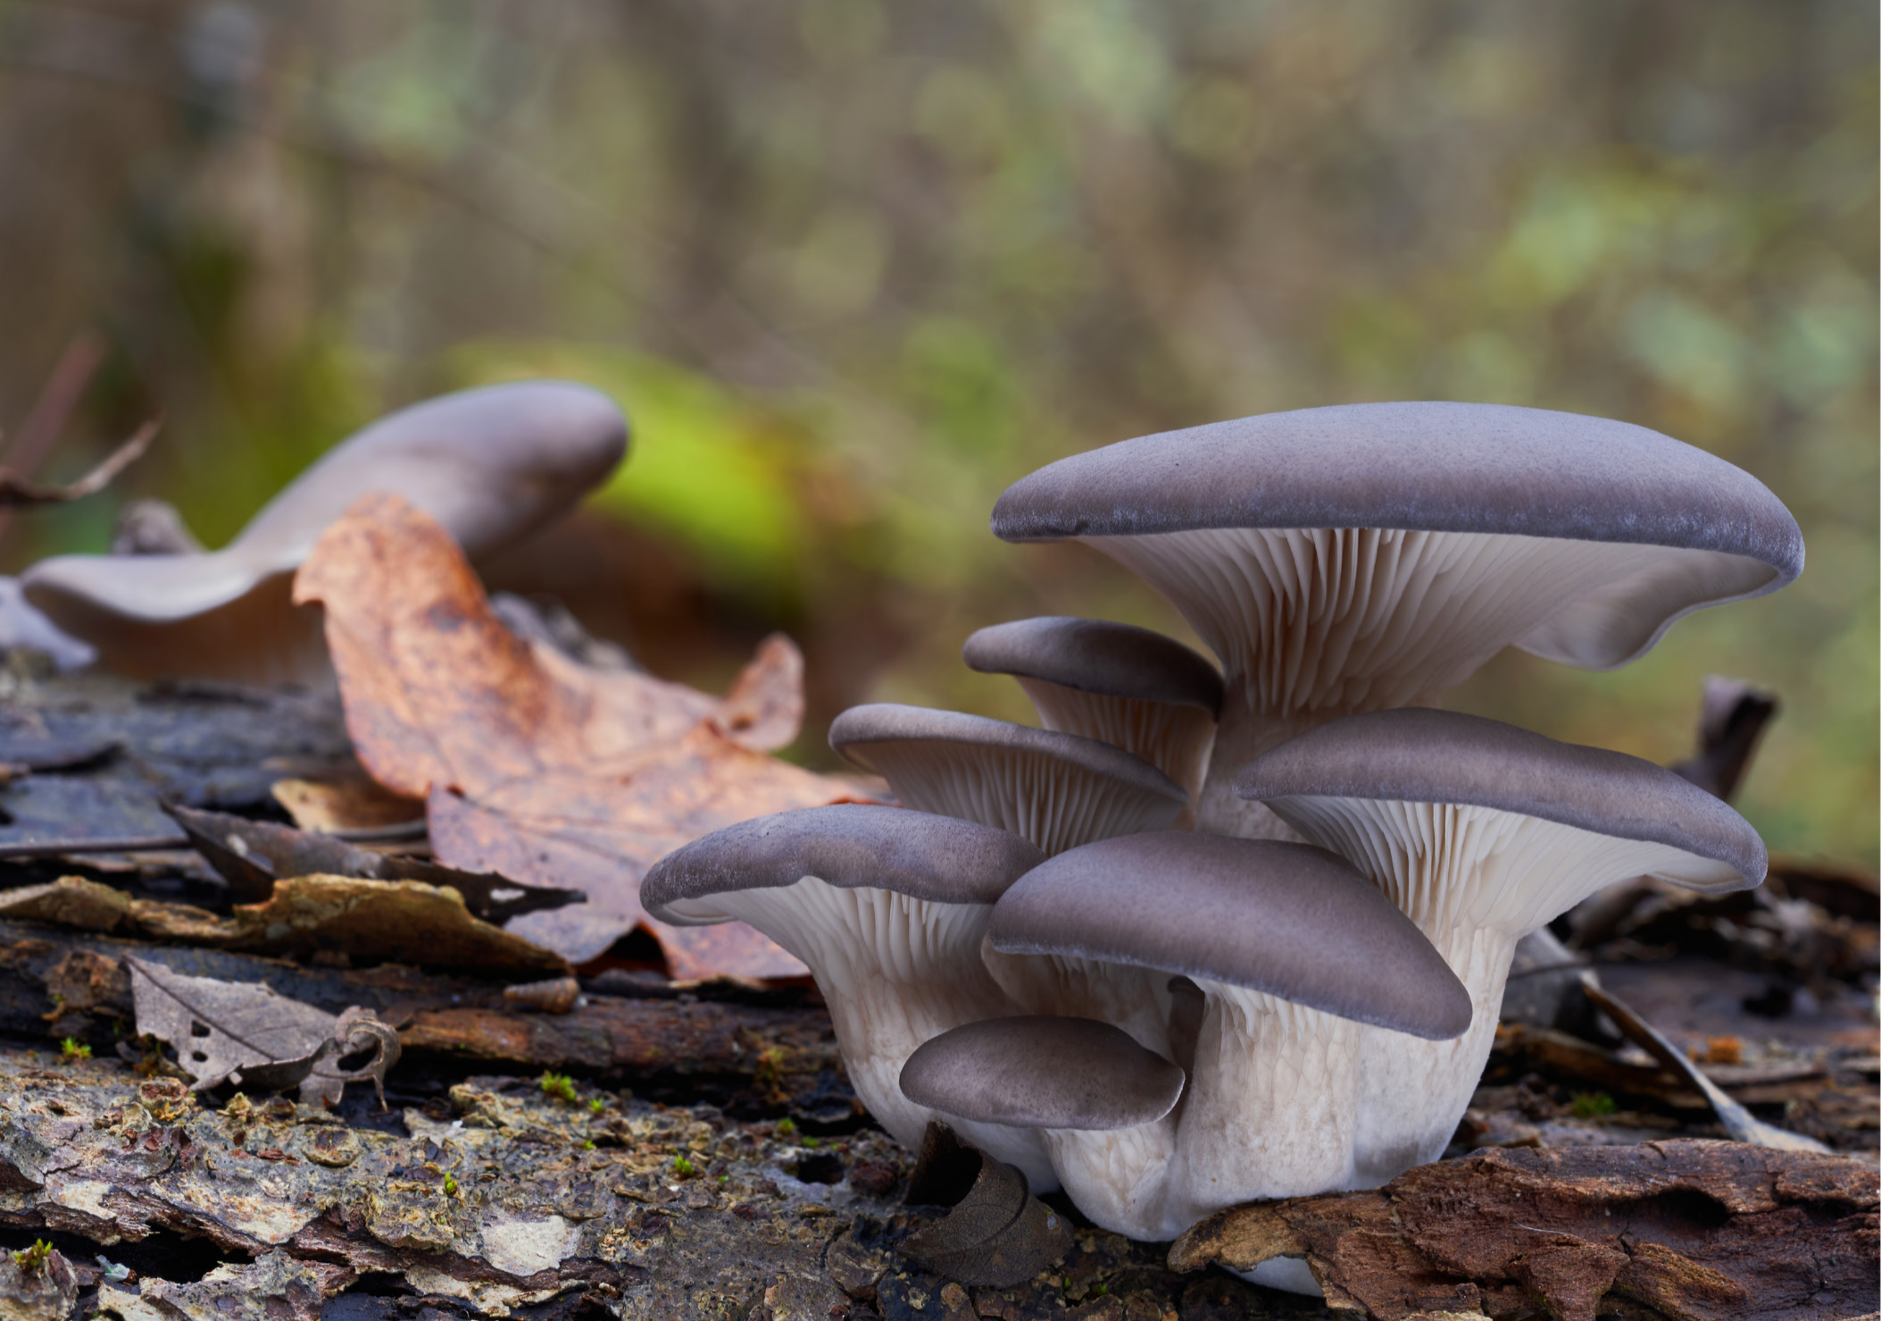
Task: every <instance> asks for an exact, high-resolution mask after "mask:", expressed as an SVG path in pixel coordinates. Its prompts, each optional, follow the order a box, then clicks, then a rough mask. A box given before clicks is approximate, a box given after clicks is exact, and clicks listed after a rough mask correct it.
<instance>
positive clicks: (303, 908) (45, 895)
mask: <svg viewBox="0 0 1888 1321" xmlns="http://www.w3.org/2000/svg"><path fill="white" fill-rule="evenodd" d="M0 918H15V919H22V920H25V921H29V922H45V923H48V924H50V925H53V926H63V927H70V928H73V929H75V930H79V931H97V932H102V933H109V934H116V935H121V936H141V937H144V938H145V939H149V940H158V941H165V942H172V943H180V944H191V945H205V946H209V947H211V948H214V949H229V950H240V951H244V952H248V953H255V954H287V955H293V956H296V957H298V958H307V957H309V956H310V955H315V954H321V955H325V956H338V955H345V956H346V958H347V961H348V962H349V963H351V964H354V965H355V966H358V967H369V966H372V965H374V964H380V963H406V964H412V965H415V966H418V967H423V968H433V969H453V970H458V971H464V972H470V973H474V974H477V975H480V976H485V977H497V978H505V979H507V980H511V981H528V980H534V979H539V978H544V977H562V976H564V975H565V974H567V973H568V972H569V971H570V968H569V966H568V965H567V964H566V963H565V961H564V959H563V958H562V957H561V956H560V955H558V954H556V953H553V952H552V951H550V950H547V949H543V948H540V947H539V946H537V945H535V944H533V943H532V942H530V941H529V940H526V939H524V938H523V937H522V936H518V935H515V934H513V933H512V932H509V931H505V930H501V929H500V928H498V927H495V926H492V925H491V924H490V923H487V922H481V921H480V920H479V919H478V918H476V917H474V916H472V914H471V913H470V912H469V911H467V909H466V905H465V899H464V897H463V896H462V895H461V894H460V893H459V892H458V891H457V890H452V889H444V888H441V887H438V886H432V885H426V884H423V883H422V882H419V881H376V880H365V879H360V878H356V877H351V876H296V877H292V878H289V879H287V880H280V881H277V882H276V883H275V893H274V895H273V896H272V897H271V898H270V899H269V901H268V902H267V903H260V904H241V905H238V906H237V907H236V909H235V910H234V912H233V913H232V914H231V915H230V916H229V917H218V916H217V915H216V914H214V913H209V912H205V911H204V910H203V909H201V908H192V907H191V906H190V905H188V904H171V903H164V902H163V901H161V900H157V899H133V898H131V897H130V896H128V895H126V894H124V893H122V892H120V891H118V890H114V889H112V888H111V887H110V886H109V885H101V884H99V883H98V882H97V881H91V880H86V879H84V878H83V877H79V876H65V877H61V878H60V879H59V880H57V881H52V882H50V883H48V884H45V885H32V886H25V887H22V888H20V889H17V890H8V891H5V892H4V893H0Z"/></svg>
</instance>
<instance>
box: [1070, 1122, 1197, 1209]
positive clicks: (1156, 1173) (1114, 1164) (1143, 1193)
mask: <svg viewBox="0 0 1888 1321" xmlns="http://www.w3.org/2000/svg"><path fill="white" fill-rule="evenodd" d="M1036 1131H1037V1132H1038V1133H1039V1134H1041V1137H1042V1142H1043V1145H1044V1146H1045V1147H1047V1148H1048V1151H1049V1160H1050V1163H1051V1164H1053V1165H1054V1166H1055V1172H1056V1177H1057V1178H1059V1179H1060V1180H1061V1181H1062V1188H1063V1190H1064V1191H1065V1192H1067V1193H1068V1195H1069V1199H1070V1200H1071V1201H1073V1202H1074V1203H1075V1205H1077V1206H1078V1207H1080V1208H1081V1209H1082V1214H1083V1215H1085V1216H1087V1217H1088V1218H1089V1219H1090V1220H1092V1221H1094V1222H1095V1223H1096V1224H1097V1225H1099V1226H1100V1227H1101V1228H1103V1229H1105V1230H1107V1231H1108V1232H1109V1233H1111V1234H1125V1235H1127V1236H1128V1237H1129V1238H1138V1239H1151V1240H1158V1239H1168V1238H1173V1237H1175V1236H1176V1235H1177V1234H1178V1233H1179V1232H1180V1231H1181V1230H1184V1229H1185V1228H1186V1227H1187V1224H1189V1223H1191V1222H1182V1223H1180V1224H1179V1225H1178V1227H1177V1228H1169V1226H1171V1225H1173V1223H1174V1221H1173V1217H1172V1216H1171V1215H1169V1214H1168V1212H1167V1209H1166V1208H1167V1204H1168V1202H1169V1201H1170V1200H1171V1198H1170V1194H1169V1184H1168V1179H1167V1174H1168V1171H1169V1170H1170V1169H1171V1168H1172V1165H1173V1154H1174V1118H1173V1116H1172V1115H1171V1114H1169V1115H1165V1116H1163V1117H1161V1118H1159V1119H1156V1120H1154V1121H1153V1122H1152V1123H1150V1124H1138V1125H1136V1126H1135V1127H1133V1128H1116V1129H1102V1130H1093V1129H1079V1128H1044V1129H1038V1130H1036Z"/></svg>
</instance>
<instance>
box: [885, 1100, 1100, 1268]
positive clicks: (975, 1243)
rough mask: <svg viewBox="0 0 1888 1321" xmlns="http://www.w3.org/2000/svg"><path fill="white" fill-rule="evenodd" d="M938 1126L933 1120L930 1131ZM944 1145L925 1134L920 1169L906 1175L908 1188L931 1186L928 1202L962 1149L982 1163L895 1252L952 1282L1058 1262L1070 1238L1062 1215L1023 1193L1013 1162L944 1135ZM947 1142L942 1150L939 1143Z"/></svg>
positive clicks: (958, 1167) (948, 1178)
mask: <svg viewBox="0 0 1888 1321" xmlns="http://www.w3.org/2000/svg"><path fill="white" fill-rule="evenodd" d="M938 1127H940V1125H937V1124H933V1125H932V1126H931V1129H932V1130H935V1129H937V1128H938ZM951 1138H952V1141H951V1142H950V1143H948V1144H946V1143H944V1142H942V1141H934V1140H933V1138H932V1134H931V1131H929V1130H927V1132H926V1134H925V1153H926V1154H928V1155H929V1156H930V1158H931V1161H932V1165H931V1166H930V1169H929V1171H928V1173H927V1172H926V1170H925V1164H926V1162H925V1156H924V1155H921V1156H920V1158H919V1165H920V1173H918V1174H914V1175H913V1180H912V1182H913V1191H914V1193H915V1192H917V1190H918V1187H919V1185H920V1184H921V1183H929V1184H931V1185H932V1187H931V1190H930V1192H929V1193H928V1194H927V1200H928V1199H929V1198H931V1197H936V1196H938V1195H940V1194H943V1193H945V1191H946V1189H947V1187H948V1185H949V1184H951V1183H952V1182H954V1181H955V1180H954V1179H953V1178H952V1175H954V1174H956V1175H960V1174H961V1172H962V1170H963V1168H964V1164H965V1162H964V1154H965V1153H972V1154H974V1155H975V1156H977V1157H978V1158H979V1159H980V1160H981V1162H982V1164H981V1167H980V1168H979V1169H978V1172H977V1176H976V1179H975V1181H974V1182H973V1183H972V1184H971V1185H970V1188H969V1191H968V1192H965V1193H964V1194H963V1196H962V1200H961V1201H959V1202H957V1204H956V1205H955V1206H954V1207H952V1208H951V1212H950V1214H949V1215H947V1216H945V1217H944V1218H943V1219H942V1220H939V1221H936V1222H935V1223H933V1224H929V1225H926V1226H925V1227H924V1228H922V1229H919V1230H917V1231H916V1232H914V1233H913V1234H912V1235H911V1236H910V1237H908V1238H907V1239H905V1241H904V1243H903V1244H902V1245H901V1248H900V1250H901V1251H902V1252H903V1253H904V1255H905V1256H906V1257H908V1258H910V1259H911V1261H912V1262H913V1263H915V1264H916V1265H917V1266H919V1267H920V1268H922V1269H924V1270H927V1271H931V1272H934V1273H935V1274H938V1275H942V1276H945V1277H946V1278H948V1279H952V1280H956V1281H957V1282H958V1283H959V1284H970V1285H986V1286H990V1287H993V1288H1007V1287H1008V1286H1010V1285H1013V1284H1021V1283H1022V1282H1023V1281H1024V1280H1028V1279H1031V1278H1033V1277H1034V1276H1035V1275H1036V1274H1037V1273H1038V1272H1040V1271H1042V1270H1044V1269H1046V1268H1047V1267H1048V1266H1050V1265H1052V1264H1053V1263H1055V1262H1056V1261H1059V1260H1060V1259H1061V1258H1062V1256H1063V1254H1065V1253H1066V1252H1067V1251H1068V1250H1069V1247H1070V1245H1071V1244H1073V1243H1074V1241H1075V1233H1074V1227H1073V1226H1071V1225H1070V1224H1069V1222H1068V1220H1067V1219H1066V1218H1065V1217H1063V1216H1061V1215H1058V1214H1057V1213H1056V1212H1054V1211H1052V1210H1050V1209H1049V1208H1048V1207H1046V1206H1044V1205H1043V1204H1042V1203H1041V1202H1040V1201H1038V1200H1036V1199H1035V1198H1034V1197H1031V1196H1030V1195H1029V1184H1028V1182H1027V1181H1026V1180H1025V1179H1024V1178H1023V1174H1022V1171H1021V1170H1018V1169H1017V1168H1016V1167H1015V1166H1014V1165H1006V1164H1004V1163H1003V1162H1002V1161H999V1160H993V1159H992V1158H991V1157H990V1156H989V1155H988V1154H987V1153H984V1152H979V1151H977V1150H976V1149H975V1148H973V1147H966V1146H964V1145H963V1144H962V1143H961V1142H959V1141H957V1140H956V1139H955V1135H951ZM947 1146H949V1147H954V1148H955V1150H954V1151H947V1150H946V1147H947Z"/></svg>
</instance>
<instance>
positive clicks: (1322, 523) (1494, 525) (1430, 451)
mask: <svg viewBox="0 0 1888 1321" xmlns="http://www.w3.org/2000/svg"><path fill="white" fill-rule="evenodd" d="M990 523H991V528H992V530H994V531H995V533H996V535H997V536H999V537H1001V538H1003V539H1004V540H1005V541H1043V540H1053V539H1056V538H1061V537H1076V536H1091V537H1094V536H1135V535H1141V534H1145V533H1154V532H1178V531H1184V530H1187V529H1191V528H1237V527H1250V528H1366V527H1369V528H1398V529H1406V530H1427V531H1436V532H1492V533H1515V534H1520V535H1525V536H1535V537H1561V538H1567V539H1571V540H1576V541H1612V542H1625V543H1630V544H1636V545H1654V546H1675V547H1684V548H1688V549H1696V550H1713V551H1719V552H1722V553H1725V554H1731V555H1739V556H1744V557H1746V558H1749V559H1751V560H1755V561H1759V562H1760V563H1762V564H1764V565H1768V566H1769V567H1770V568H1771V570H1772V571H1773V572H1772V573H1771V574H1769V575H1765V578H1767V581H1760V582H1757V583H1754V584H1753V594H1754V592H1757V591H1770V590H1774V589H1775V588H1777V587H1781V586H1782V585H1783V584H1784V583H1787V582H1789V581H1790V580H1791V579H1794V578H1795V577H1796V576H1797V575H1798V574H1799V573H1801V572H1802V568H1803V534H1802V532H1801V530H1800V529H1799V528H1798V527H1797V525H1796V520H1795V519H1793V518H1791V517H1790V513H1789V510H1787V509H1785V508H1784V506H1783V503H1782V501H1780V500H1778V499H1777V498H1776V496H1775V495H1773V494H1771V492H1770V490H1769V489H1768V488H1767V487H1765V486H1764V485H1763V483H1761V482H1759V481H1758V480H1757V479H1756V478H1755V477H1752V476H1751V475H1750V474H1749V473H1746V472H1744V471H1743V470H1741V469H1739V468H1737V467H1734V466H1733V465H1731V464H1729V463H1726V462H1724V461H1723V460H1722V459H1719V458H1716V457H1715V456H1713V455H1711V454H1708V453H1706V452H1705V451H1703V450H1700V449H1696V448H1694V447H1692V446H1690V445H1687V444H1685V443H1683V442H1682V441H1677V440H1673V439H1672V438H1671V437H1670V436H1665V435H1661V434H1659V433H1658V432H1656V431H1650V430H1647V429H1646V428H1644V427H1637V426H1633V425H1631V424H1629V423H1625V422H1614V421H1610V420H1607V419H1605V418H1597V417H1585V416H1582V415H1580V414H1576V413H1559V412H1552V411H1549V410H1546V409H1538V408H1514V407H1510V406H1507V405H1503V404H1458V403H1384V404H1344V405H1338V406H1335V407H1330V408H1307V409H1300V410H1298V411H1295V412H1287V413H1267V414H1263V415H1261V416H1258V417H1247V418H1240V419H1237V420H1235V421H1230V422H1215V423H1211V424H1209V425H1207V426H1199V427H1190V428H1187V429H1186V430H1182V431H1167V432H1161V433H1159V434H1157V435H1152V436H1142V437H1139V438H1138V439H1135V440H1124V441H1122V442H1120V443H1119V444H1115V445H1108V446H1104V447H1103V448H1101V449H1096V450H1090V451H1088V452H1087V453H1085V454H1076V455H1073V456H1071V457H1069V458H1066V459H1062V460H1060V461H1058V462H1056V463H1052V464H1049V465H1048V466H1047V467H1045V468H1042V469H1039V470H1038V471H1036V472H1034V473H1031V474H1030V475H1029V476H1027V477H1025V478H1023V479H1022V480H1021V481H1019V482H1017V483H1016V484H1015V485H1014V486H1012V487H1010V488H1009V490H1007V491H1005V492H1004V493H1003V495H1002V498H1000V499H999V500H998V501H997V503H996V509H995V511H994V512H993V513H992V515H991V519H990Z"/></svg>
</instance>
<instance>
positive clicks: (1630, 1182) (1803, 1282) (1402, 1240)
mask: <svg viewBox="0 0 1888 1321" xmlns="http://www.w3.org/2000/svg"><path fill="white" fill-rule="evenodd" d="M1277 1256H1295V1257H1302V1258H1304V1260H1305V1261H1306V1262H1307V1263H1308V1264H1309V1265H1310V1267H1311V1270H1312V1273H1313V1274H1314V1275H1315V1276H1316V1277H1317V1278H1318V1281H1319V1283H1320V1284H1322V1285H1323V1287H1324V1291H1325V1297H1326V1300H1327V1301H1328V1302H1329V1303H1330V1304H1331V1305H1332V1307H1334V1308H1337V1309H1339V1310H1354V1311H1361V1312H1364V1313H1366V1314H1368V1315H1369V1316H1370V1317H1372V1318H1380V1319H1381V1321H1402V1318H1405V1317H1412V1316H1420V1315H1423V1314H1425V1313H1435V1312H1442V1313H1455V1314H1464V1313H1465V1314H1467V1315H1469V1316H1482V1315H1487V1316H1501V1315H1504V1314H1510V1313H1513V1314H1517V1315H1525V1314H1526V1313H1525V1312H1523V1311H1521V1310H1520V1309H1526V1308H1534V1309H1537V1314H1538V1312H1539V1309H1545V1310H1546V1314H1547V1315H1551V1316H1553V1317H1556V1318H1562V1319H1563V1321H1592V1319H1593V1318H1594V1317H1595V1316H1597V1315H1602V1314H1604V1315H1623V1316H1627V1317H1668V1318H1673V1321H1718V1319H1719V1318H1733V1317H1735V1318H1745V1319H1748V1321H1769V1319H1770V1318H1775V1319H1776V1321H1784V1318H1792V1319H1794V1321H1811V1319H1813V1318H1832V1319H1833V1318H1839V1317H1855V1316H1862V1315H1866V1314H1869V1313H1871V1312H1874V1311H1875V1310H1876V1309H1877V1307H1878V1306H1879V1299H1880V1293H1881V1178H1880V1172H1879V1169H1878V1168H1877V1167H1876V1166H1875V1165H1873V1164H1872V1163H1862V1162H1859V1161H1856V1160H1852V1159H1847V1158H1843V1157H1839V1156H1822V1155H1811V1154H1806V1153H1802V1152H1787V1151H1772V1150H1766V1149H1763V1148H1759V1147H1750V1146H1744V1145H1742V1144H1740V1143H1733V1142H1703V1141H1673V1142H1647V1143H1643V1144H1640V1145H1638V1146H1634V1147H1588V1148H1560V1149H1550V1148H1534V1149H1518V1150H1508V1149H1496V1150H1489V1151H1483V1152H1478V1153H1476V1154H1475V1155H1472V1156H1469V1157H1467V1158H1465V1159H1462V1160H1458V1161H1443V1162H1440V1163H1438V1164H1435V1165H1425V1166H1422V1167H1420V1168H1418V1169H1414V1170H1411V1171H1409V1172H1408V1173H1407V1174H1404V1175H1402V1176H1401V1177H1399V1178H1397V1179H1395V1180H1394V1181H1392V1182H1391V1183H1389V1184H1387V1185H1385V1186H1384V1187H1382V1188H1379V1189H1373V1190H1371V1191H1369V1192H1359V1193H1347V1194H1342V1195H1334V1196H1329V1197H1311V1198H1302V1199H1297V1200H1292V1201H1285V1202H1272V1203H1265V1204H1261V1205H1257V1206H1250V1207H1240V1208H1236V1209H1234V1210H1231V1211H1226V1212H1222V1213H1221V1214H1220V1215H1217V1216H1215V1217H1213V1218H1211V1219H1209V1220H1207V1221H1204V1222H1202V1223H1201V1224H1199V1225H1197V1226H1195V1227H1194V1228H1193V1229H1192V1230H1191V1231H1189V1232H1188V1233H1187V1234H1186V1235H1185V1236H1184V1237H1183V1238H1182V1239H1181V1240H1180V1241H1179V1242H1177V1243H1176V1244H1174V1247H1173V1252H1172V1255H1171V1257H1170V1258H1169V1260H1170V1262H1171V1264H1172V1265H1173V1266H1174V1267H1175V1268H1176V1269H1181V1270H1193V1269H1198V1268H1200V1267H1202V1266H1206V1265H1209V1264H1215V1263H1217V1264H1220V1265H1224V1266H1229V1267H1231V1268H1233V1269H1235V1270H1250V1269H1251V1268H1252V1267H1253V1266H1256V1265H1257V1264H1258V1263H1259V1262H1261V1261H1265V1260H1268V1259H1270V1258H1273V1257H1277Z"/></svg>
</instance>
